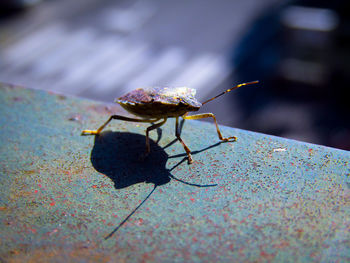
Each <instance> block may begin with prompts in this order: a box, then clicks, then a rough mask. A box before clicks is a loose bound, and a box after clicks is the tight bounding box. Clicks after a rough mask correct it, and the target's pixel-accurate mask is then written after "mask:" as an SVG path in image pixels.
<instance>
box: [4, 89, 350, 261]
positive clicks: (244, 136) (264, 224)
mask: <svg viewBox="0 0 350 263" xmlns="http://www.w3.org/2000/svg"><path fill="white" fill-rule="evenodd" d="M118 111H120V110H119V106H104V105H101V104H99V103H95V102H92V101H87V100H80V99H72V98H66V97H63V96H58V95H53V94H47V93H45V92H42V91H33V90H29V89H22V88H15V87H9V86H5V85H2V86H1V88H0V113H1V116H0V136H1V150H0V160H1V165H0V169H1V177H0V180H1V181H0V191H1V195H0V198H1V199H0V201H1V203H0V242H1V243H0V255H1V259H2V260H6V261H7V260H8V261H14V262H24V261H31V262H40V261H54V262H67V261H71V262H77V261H79V262H85V261H86V262H89V261H91V262H93V261H98V262H116V261H120V262H124V261H132V262H138V261H146V262H160V261H163V262H184V261H186V262H188V261H192V262H196V261H201V262H213V261H218V262H224V261H227V262H231V261H232V260H235V261H254V262H255V261H259V262H260V261H261V262H264V261H275V262H280V261H284V262H306V261H323V262H337V261H349V260H350V234H349V230H350V219H349V218H350V217H349V216H350V209H349V204H350V199H349V197H350V195H349V193H350V191H349V186H350V165H349V159H350V154H349V152H345V151H340V150H336V149H331V148H325V147H322V146H317V145H311V144H305V143H301V142H297V141H292V140H286V139H282V138H277V137H271V136H267V135H263V134H257V133H252V132H247V131H242V130H238V129H233V128H228V127H222V131H223V133H224V135H226V136H229V135H236V136H237V137H238V141H237V142H233V143H221V144H216V143H217V141H218V139H217V134H216V131H215V127H214V125H213V124H210V123H203V122H198V121H188V122H186V124H185V126H184V129H183V132H182V138H183V139H184V141H185V142H186V143H187V144H188V146H189V147H190V149H191V150H192V151H193V152H194V155H195V158H194V160H195V162H194V163H193V164H192V165H188V164H187V162H181V161H182V160H183V158H184V157H185V154H184V151H183V148H182V146H181V144H180V143H178V142H176V143H173V144H171V142H172V141H173V140H174V122H173V121H169V122H168V123H167V124H166V125H165V126H164V128H163V129H162V134H157V133H156V132H154V133H153V134H152V138H153V140H154V141H157V139H158V136H159V135H162V136H161V139H160V141H159V143H158V144H155V143H152V152H151V155H150V156H149V157H148V158H147V159H146V160H145V161H140V159H139V156H140V155H141V154H142V152H143V151H144V140H145V137H144V129H145V127H146V126H145V125H143V124H135V123H126V122H121V121H115V122H114V123H112V124H111V125H110V126H109V127H108V128H106V132H104V133H103V134H102V135H101V136H100V137H96V138H95V137H94V136H89V137H82V136H80V132H81V130H83V129H86V128H89V129H91V128H97V127H99V125H100V124H101V123H103V122H104V121H105V120H106V119H107V118H108V116H109V114H111V113H118ZM211 146H212V147H211ZM174 167H175V168H174ZM171 176H173V177H176V178H178V179H181V180H183V181H185V182H189V183H195V184H203V185H205V184H217V186H215V187H203V188H198V187H195V186H191V185H186V184H184V183H181V182H179V181H176V180H173V179H172V178H171ZM154 185H156V186H157V187H156V189H155V191H154V192H153V194H152V195H151V196H150V197H149V199H148V200H147V201H146V202H145V203H144V204H142V206H141V207H140V208H139V209H138V210H137V211H136V212H135V213H134V214H133V215H132V216H131V217H130V218H129V220H128V221H127V222H126V223H125V224H124V225H123V226H122V227H121V228H119V229H118V231H117V232H116V233H114V235H113V236H112V237H110V238H108V239H107V240H104V238H105V237H106V236H107V235H108V234H110V233H111V232H112V231H113V230H114V229H115V228H116V227H117V226H118V224H120V223H121V222H122V221H123V220H124V219H125V218H126V217H127V216H128V215H129V214H130V213H131V212H132V211H133V210H134V209H135V207H137V206H138V205H139V204H140V203H141V202H142V201H143V200H144V198H145V197H146V196H147V195H148V194H149V193H150V192H151V191H152V189H154Z"/></svg>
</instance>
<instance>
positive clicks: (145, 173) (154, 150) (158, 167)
mask: <svg viewBox="0 0 350 263" xmlns="http://www.w3.org/2000/svg"><path fill="white" fill-rule="evenodd" d="M158 135H159V134H158ZM157 141H158V140H157ZM144 143H145V136H143V135H140V134H134V133H128V132H112V131H106V132H102V133H101V134H99V135H96V136H95V142H94V146H93V149H92V151H91V163H92V165H93V167H94V168H95V170H96V171H98V172H100V173H102V174H105V175H107V176H108V177H109V178H110V179H111V180H112V181H113V182H114V186H115V188H116V189H122V188H125V187H128V186H131V185H134V184H137V183H142V182H146V183H152V184H154V188H153V190H152V191H151V192H150V193H149V194H148V196H147V197H146V198H145V199H144V200H143V201H142V202H141V203H140V204H139V205H138V206H137V207H136V208H135V209H134V210H133V211H132V212H131V213H130V214H129V215H128V216H127V217H126V218H125V219H124V220H123V221H122V222H121V223H120V224H119V225H118V227H116V228H115V229H114V230H113V231H112V232H111V233H110V234H109V235H108V236H107V237H106V238H105V239H108V238H110V237H111V236H112V235H113V234H114V233H115V232H116V231H118V229H119V228H120V227H121V226H122V225H123V224H124V223H125V222H126V221H127V220H128V219H129V218H130V217H131V216H132V215H133V214H134V213H135V212H136V210H137V209H138V208H140V207H141V206H142V205H143V204H144V203H145V201H146V200H147V199H148V198H149V197H150V196H151V194H152V193H153V192H154V191H155V189H156V188H157V186H160V185H164V184H167V183H169V182H170V180H171V179H174V180H177V181H179V182H181V183H184V184H187V185H190V186H195V187H211V186H216V184H208V185H200V184H195V183H190V182H186V181H184V180H181V179H178V178H176V177H174V176H173V175H172V174H171V171H172V170H173V169H175V168H176V167H177V166H179V165H180V164H181V163H183V162H184V161H185V160H186V157H187V155H186V154H185V153H183V154H179V155H175V156H170V157H169V156H168V154H167V153H166V152H165V151H164V148H166V147H169V146H170V145H171V144H173V143H174V141H173V142H171V143H169V144H168V145H166V146H165V147H164V148H162V147H160V146H159V145H158V144H157V143H155V142H154V141H153V140H150V146H151V152H150V154H149V155H148V156H147V157H146V158H144V159H142V158H140V156H142V153H143V152H144ZM219 144H220V142H219V143H216V144H214V145H211V146H209V147H206V148H204V149H201V150H199V151H193V152H192V153H193V154H196V153H199V152H202V151H205V150H208V149H210V148H213V147H216V146H218V145H219ZM182 156H183V157H184V158H183V159H182V160H181V161H180V162H179V163H177V164H176V165H174V167H172V168H171V169H166V163H167V160H168V159H169V158H175V157H182Z"/></svg>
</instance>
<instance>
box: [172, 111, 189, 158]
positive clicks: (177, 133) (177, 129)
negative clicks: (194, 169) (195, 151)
mask: <svg viewBox="0 0 350 263" xmlns="http://www.w3.org/2000/svg"><path fill="white" fill-rule="evenodd" d="M175 135H176V138H177V139H178V140H179V141H180V142H181V144H182V146H183V147H184V149H185V151H186V153H187V156H188V163H189V164H191V163H193V160H192V155H191V151H190V149H189V148H188V147H187V145H186V144H185V143H184V141H183V140H182V139H181V137H180V131H179V117H176V124H175Z"/></svg>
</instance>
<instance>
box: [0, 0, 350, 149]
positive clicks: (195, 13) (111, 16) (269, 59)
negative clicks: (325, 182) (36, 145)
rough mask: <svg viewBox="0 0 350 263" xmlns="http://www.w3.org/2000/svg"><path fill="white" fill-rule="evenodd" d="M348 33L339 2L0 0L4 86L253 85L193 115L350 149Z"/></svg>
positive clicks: (78, 90)
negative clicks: (207, 114) (202, 114)
mask: <svg viewBox="0 0 350 263" xmlns="http://www.w3.org/2000/svg"><path fill="white" fill-rule="evenodd" d="M349 36H350V12H349V9H348V7H347V5H346V1H345V0H344V1H340V0H333V1H325V0H317V1H316V0H309V1H306V0H304V1H296V0H294V1H287V0H284V1H283V0H279V1H278V0H218V1H210V0H193V1H188V0H178V1H162V0H118V1H116V0H115V1H112V0H75V1H71V0H46V1H45V0H1V1H0V81H1V82H5V83H11V84H17V85H21V86H25V87H30V88H36V89H44V90H50V91H53V92H58V93H62V94H67V95H74V96H80V97H86V98H92V99H95V100H101V101H106V102H112V101H113V99H114V98H115V97H119V96H121V95H123V94H124V93H126V92H127V91H130V90H133V89H135V88H138V87H147V86H188V87H192V88H195V89H197V98H198V99H199V100H200V101H204V100H205V99H208V98H210V97H212V96H215V95H217V94H218V93H220V92H221V91H223V90H225V89H228V88H229V87H231V86H234V85H236V84H238V83H241V82H248V81H253V80H259V81H260V83H259V84H258V85H252V86H246V87H242V88H240V89H239V90H237V91H234V92H232V93H229V94H226V95H225V96H223V97H220V98H218V99H217V100H214V101H213V102H211V103H209V104H206V105H205V106H203V108H202V109H201V112H213V113H215V114H216V115H217V118H218V121H219V123H220V124H225V125H228V126H231V127H238V128H243V129H247V130H253V131H258V132H263V133H267V134H273V135H277V136H282V137H287V138H292V139H297V140H302V141H306V142H311V143H317V144H323V145H326V146H331V147H336V148H341V149H346V150H350V121H349V114H350V105H349V95H348V92H347V90H348V83H349V78H350V52H349V51H350V42H349V39H350V38H349ZM208 121H210V120H208Z"/></svg>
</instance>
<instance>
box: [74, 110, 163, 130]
mask: <svg viewBox="0 0 350 263" xmlns="http://www.w3.org/2000/svg"><path fill="white" fill-rule="evenodd" d="M113 119H114V120H122V121H130V122H148V123H151V122H156V121H158V120H159V119H153V120H148V119H145V120H143V119H134V118H129V117H124V116H120V115H112V116H111V117H109V119H108V120H107V121H106V122H105V123H104V124H103V125H102V126H101V127H100V128H98V129H97V130H83V131H82V132H81V135H97V134H99V133H100V132H101V131H102V130H103V129H104V128H105V127H106V126H107V124H108V123H109V122H110V121H111V120H113Z"/></svg>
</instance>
